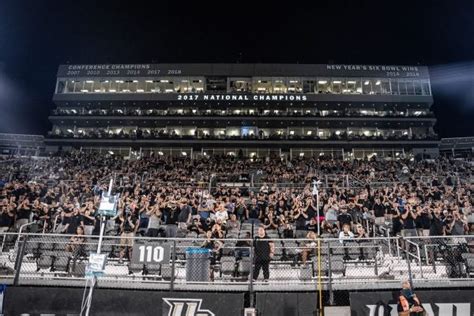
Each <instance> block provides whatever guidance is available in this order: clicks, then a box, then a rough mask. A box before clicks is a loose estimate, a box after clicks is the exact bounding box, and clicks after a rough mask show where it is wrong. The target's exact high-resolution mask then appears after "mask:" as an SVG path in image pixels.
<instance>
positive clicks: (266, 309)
mask: <svg viewBox="0 0 474 316" xmlns="http://www.w3.org/2000/svg"><path fill="white" fill-rule="evenodd" d="M256 302H257V306H256V307H257V311H258V314H259V315H260V316H314V315H315V311H316V306H317V303H318V296H317V294H316V293H314V292H313V293H283V292H274V293H257V299H256ZM229 315H230V314H229Z"/></svg>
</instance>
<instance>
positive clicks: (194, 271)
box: [0, 228, 474, 304]
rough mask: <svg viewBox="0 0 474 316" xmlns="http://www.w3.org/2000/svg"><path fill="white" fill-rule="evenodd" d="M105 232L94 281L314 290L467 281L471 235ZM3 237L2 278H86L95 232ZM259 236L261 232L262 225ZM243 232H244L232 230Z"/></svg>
mask: <svg viewBox="0 0 474 316" xmlns="http://www.w3.org/2000/svg"><path fill="white" fill-rule="evenodd" d="M253 234H254V236H255V238H253V239H244V238H242V237H245V236H248V235H244V236H237V237H236V238H235V239H215V238H212V236H209V237H208V238H206V239H179V238H144V237H135V236H133V234H123V235H121V236H105V237H104V239H103V241H102V244H101V247H100V252H101V253H103V254H105V255H106V257H107V262H106V264H105V269H104V273H103V275H102V276H100V277H99V278H98V281H97V285H98V286H102V287H112V288H114V287H115V288H153V289H160V290H184V289H186V290H203V291H209V290H212V291H240V292H242V291H244V292H247V291H248V292H249V293H250V296H251V297H253V296H252V295H253V294H254V293H255V292H259V291H314V292H317V291H319V292H321V293H323V296H324V300H325V302H324V304H334V302H337V301H338V300H339V298H338V297H337V295H339V294H338V293H339V292H340V291H347V290H360V289H376V288H379V289H382V288H385V289H387V288H397V287H399V286H400V284H401V282H402V281H403V280H407V279H408V280H410V281H411V282H412V283H413V284H414V286H415V287H442V286H447V285H450V286H463V285H464V286H469V285H471V286H472V280H473V279H472V278H473V277H474V236H440V237H406V238H402V237H390V238H389V237H380V238H359V239H358V238H348V239H329V238H322V239H319V238H316V236H314V238H310V239H279V238H278V235H277V234H276V233H274V232H272V231H268V233H267V234H266V235H265V236H264V237H262V238H261V237H259V236H260V235H259V231H258V228H255V231H254V232H253ZM0 236H1V238H2V244H1V254H0V267H1V268H0V278H1V279H2V281H3V282H4V283H7V284H21V285H35V284H40V285H45V284H49V285H63V286H83V285H84V281H85V279H86V278H87V277H88V264H89V261H90V254H91V253H96V252H97V250H98V244H99V237H98V236H80V235H73V236H71V235H53V234H11V233H5V234H3V235H0ZM262 236H263V235H262ZM238 237H241V238H238Z"/></svg>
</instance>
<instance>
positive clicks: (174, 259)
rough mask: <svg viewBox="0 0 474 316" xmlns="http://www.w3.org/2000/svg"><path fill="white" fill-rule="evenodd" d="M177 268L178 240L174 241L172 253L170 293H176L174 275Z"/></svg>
mask: <svg viewBox="0 0 474 316" xmlns="http://www.w3.org/2000/svg"><path fill="white" fill-rule="evenodd" d="M175 266H176V240H173V251H172V252H171V280H170V291H171V292H173V291H174V275H175V271H176V269H175Z"/></svg>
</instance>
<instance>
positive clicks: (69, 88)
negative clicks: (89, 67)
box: [65, 80, 75, 93]
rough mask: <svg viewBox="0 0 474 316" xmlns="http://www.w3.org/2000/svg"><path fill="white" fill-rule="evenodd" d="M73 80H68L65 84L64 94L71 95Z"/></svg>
mask: <svg viewBox="0 0 474 316" xmlns="http://www.w3.org/2000/svg"><path fill="white" fill-rule="evenodd" d="M74 83H75V81H74V80H68V81H67V82H66V90H65V91H66V93H73V92H74Z"/></svg>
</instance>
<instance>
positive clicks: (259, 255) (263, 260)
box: [253, 226, 275, 282]
mask: <svg viewBox="0 0 474 316" xmlns="http://www.w3.org/2000/svg"><path fill="white" fill-rule="evenodd" d="M253 244H254V250H255V262H254V270H253V279H254V280H255V281H256V280H257V279H258V275H259V274H260V269H262V270H263V279H264V281H265V282H266V281H268V279H269V278H270V267H269V266H270V260H271V259H272V257H273V254H274V253H275V244H274V243H273V241H271V240H269V238H268V236H267V234H266V232H265V228H263V227H262V226H260V227H259V228H258V233H257V236H256V237H255V239H254V242H253Z"/></svg>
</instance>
